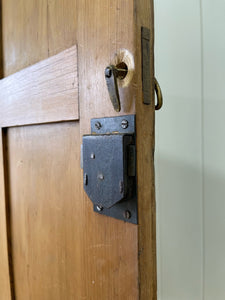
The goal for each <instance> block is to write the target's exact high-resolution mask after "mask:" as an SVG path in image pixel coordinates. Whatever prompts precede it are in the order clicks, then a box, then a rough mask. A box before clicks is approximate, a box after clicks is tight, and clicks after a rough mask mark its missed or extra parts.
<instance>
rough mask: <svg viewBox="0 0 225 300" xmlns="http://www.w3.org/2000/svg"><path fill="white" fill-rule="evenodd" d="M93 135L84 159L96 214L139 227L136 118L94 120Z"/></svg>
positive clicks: (86, 182)
mask: <svg viewBox="0 0 225 300" xmlns="http://www.w3.org/2000/svg"><path fill="white" fill-rule="evenodd" d="M91 133H92V134H91V135H85V136H83V146H82V156H83V176H84V190H85V192H86V193H87V195H88V196H89V198H90V200H91V201H92V202H93V205H94V211H95V212H97V213H99V214H104V215H107V216H110V217H114V218H117V219H120V220H124V221H126V222H130V223H134V224H137V196H136V147H135V116H134V115H129V116H120V117H113V118H101V119H92V120H91Z"/></svg>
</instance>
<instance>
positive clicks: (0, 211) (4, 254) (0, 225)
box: [0, 129, 12, 300]
mask: <svg viewBox="0 0 225 300" xmlns="http://www.w3.org/2000/svg"><path fill="white" fill-rule="evenodd" d="M3 146H4V145H3V132H2V129H1V131H0V298H1V299H5V300H8V299H11V296H12V294H11V285H10V267H9V263H10V253H9V247H8V246H9V243H8V238H9V237H10V235H9V233H8V228H7V227H8V226H7V225H8V224H7V223H8V222H7V218H8V212H7V207H6V206H7V201H8V199H7V197H6V190H5V188H6V182H5V170H4V167H5V161H4V157H3V153H4V150H3V149H4V147H3Z"/></svg>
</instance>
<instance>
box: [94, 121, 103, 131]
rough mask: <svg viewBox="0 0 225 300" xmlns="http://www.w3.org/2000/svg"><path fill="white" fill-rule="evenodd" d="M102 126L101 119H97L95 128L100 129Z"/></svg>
mask: <svg viewBox="0 0 225 300" xmlns="http://www.w3.org/2000/svg"><path fill="white" fill-rule="evenodd" d="M101 127H102V124H101V123H100V122H99V121H97V122H96V123H95V128H96V129H98V130H100V129H101Z"/></svg>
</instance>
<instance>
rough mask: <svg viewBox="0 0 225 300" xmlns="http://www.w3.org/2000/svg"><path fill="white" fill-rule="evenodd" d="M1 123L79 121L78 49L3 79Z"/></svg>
mask: <svg viewBox="0 0 225 300" xmlns="http://www.w3.org/2000/svg"><path fill="white" fill-rule="evenodd" d="M0 99H1V102H0V126H1V127H10V126H18V125H26V124H28V125H29V124H40V123H46V122H56V121H66V120H78V119H79V110H78V77H77V48H76V46H73V47H72V48H69V49H67V50H65V51H63V52H60V53H59V54H57V55H55V56H52V57H50V58H47V59H45V60H43V61H41V62H39V63H37V64H35V65H32V66H30V67H27V68H26V69H23V70H21V71H19V72H17V73H15V74H13V75H10V76H8V77H6V78H4V79H2V80H1V81H0Z"/></svg>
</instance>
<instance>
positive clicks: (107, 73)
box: [105, 67, 112, 78]
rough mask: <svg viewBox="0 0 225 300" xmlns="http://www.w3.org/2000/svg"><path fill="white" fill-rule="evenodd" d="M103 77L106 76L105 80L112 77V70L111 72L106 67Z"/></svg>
mask: <svg viewBox="0 0 225 300" xmlns="http://www.w3.org/2000/svg"><path fill="white" fill-rule="evenodd" d="M105 76H106V77H107V78H110V77H111V76H112V70H111V69H110V68H109V67H107V68H106V69H105Z"/></svg>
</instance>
